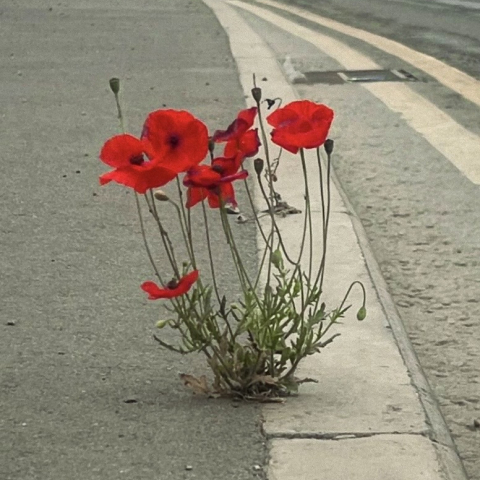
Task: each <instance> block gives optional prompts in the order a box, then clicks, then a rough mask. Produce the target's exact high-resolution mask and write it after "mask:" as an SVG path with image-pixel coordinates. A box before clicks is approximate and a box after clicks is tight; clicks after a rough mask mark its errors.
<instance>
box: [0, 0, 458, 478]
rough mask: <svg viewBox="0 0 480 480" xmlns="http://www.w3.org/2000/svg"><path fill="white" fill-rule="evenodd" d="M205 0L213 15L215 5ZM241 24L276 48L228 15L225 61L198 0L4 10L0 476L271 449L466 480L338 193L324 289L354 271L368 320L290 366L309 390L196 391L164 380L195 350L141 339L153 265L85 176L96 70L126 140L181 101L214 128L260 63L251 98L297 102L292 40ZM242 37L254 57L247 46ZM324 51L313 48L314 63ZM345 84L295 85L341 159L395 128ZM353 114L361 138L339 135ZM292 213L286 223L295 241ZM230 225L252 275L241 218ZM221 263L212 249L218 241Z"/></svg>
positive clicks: (333, 467) (249, 469)
mask: <svg viewBox="0 0 480 480" xmlns="http://www.w3.org/2000/svg"><path fill="white" fill-rule="evenodd" d="M206 3H208V4H211V5H214V6H215V8H216V7H218V8H219V11H220V10H222V8H223V7H222V4H223V3H224V2H223V1H220V0H206ZM229 12H230V10H229ZM217 13H218V12H217ZM229 15H231V13H227V17H228V16H229ZM242 15H243V18H244V19H246V20H248V22H249V24H250V25H251V26H253V28H254V29H256V31H257V32H259V33H261V34H262V35H263V36H266V38H268V40H269V41H270V46H271V48H272V50H271V51H269V52H267V53H265V50H262V49H263V48H264V45H260V44H257V45H256V44H255V40H253V36H254V35H253V34H252V35H249V36H246V35H245V31H246V30H242V29H243V28H244V27H243V26H242V25H243V24H242V23H241V22H240V20H237V21H235V20H233V22H234V23H233V24H231V25H230V28H229V34H230V35H233V34H234V33H236V35H237V37H236V41H237V43H238V42H240V44H242V48H243V53H244V55H243V56H242V57H241V58H240V57H238V60H239V62H238V68H239V70H237V66H236V65H235V63H234V61H233V58H232V56H231V52H230V50H229V48H228V42H227V38H226V36H225V33H224V31H223V29H222V28H221V27H220V25H219V23H218V22H217V20H216V19H215V17H214V15H213V13H212V11H210V10H209V9H208V8H206V7H205V5H204V4H203V3H202V2H199V1H191V0H190V1H187V0H176V1H175V2H171V1H168V0H160V1H159V0H156V1H154V0H143V1H138V2H136V5H135V6H132V2H127V1H125V0H117V1H114V0H110V1H108V2H103V3H102V4H101V6H100V5H98V2H95V1H94V0H81V1H79V2H75V3H74V4H73V2H72V4H71V5H67V4H66V3H62V4H56V5H52V4H49V3H48V2H44V1H43V0H42V1H40V2H36V4H35V7H32V6H31V2H28V1H27V0H18V1H16V2H15V3H14V4H12V5H9V6H8V7H3V6H2V9H1V18H0V19H1V21H2V29H1V30H0V40H1V44H2V47H3V50H4V51H5V52H6V55H7V59H6V65H7V68H5V69H4V70H3V71H2V73H1V74H0V75H1V77H0V78H1V80H2V86H3V88H2V91H1V92H0V95H1V97H0V100H1V101H0V104H1V105H2V112H1V114H2V116H1V118H0V120H1V122H2V131H3V132H4V133H5V136H6V139H8V140H7V141H6V142H4V148H3V150H2V152H1V153H0V155H1V156H2V160H3V164H4V170H3V172H4V176H3V178H4V181H5V180H6V182H5V187H4V188H3V189H2V192H1V195H2V200H3V202H2V204H1V206H0V220H1V221H0V225H1V226H0V229H1V239H0V241H1V243H2V247H3V248H2V250H3V251H4V252H5V254H4V255H3V256H2V260H1V262H2V263H1V265H0V266H1V268H2V271H3V278H2V282H1V285H2V296H1V298H2V300H1V302H2V303H1V307H0V308H1V313H2V319H1V320H2V322H1V324H0V328H1V333H0V365H1V370H0V389H1V390H0V412H1V415H0V452H1V454H0V478H1V479H2V480H3V478H5V480H30V479H42V480H43V479H46V480H50V479H51V480H57V479H60V480H63V479H70V478H74V479H76V478H81V479H86V480H89V479H100V478H101V479H118V478H135V479H137V478H138V479H155V480H157V479H173V480H177V479H190V478H197V479H202V480H203V479H205V480H207V479H208V480H210V479H213V480H215V479H254V478H266V476H267V473H266V469H265V467H266V463H267V459H269V470H268V478H270V479H271V480H274V479H275V480H293V479H295V480H297V479H301V480H314V479H318V478H328V479H329V480H332V479H336V478H339V479H340V478H342V479H343V478H349V479H351V480H353V479H363V478H369V479H370V480H371V479H377V478H378V480H383V479H384V478H387V477H388V476H390V475H391V476H392V478H396V479H399V480H400V479H401V480H403V479H405V480H406V479H410V478H428V479H432V480H438V479H440V478H449V479H462V478H463V472H462V471H461V467H459V465H458V463H457V460H456V457H455V451H454V448H453V446H452V445H451V444H450V439H449V437H448V432H447V431H446V430H442V428H443V427H442V428H439V423H440V421H439V420H435V421H434V422H433V423H436V424H434V425H432V418H433V417H432V416H430V415H429V413H428V412H426V410H428V408H426V407H425V402H427V403H428V402H430V401H431V402H432V403H431V406H432V408H433V409H435V408H436V406H435V402H434V400H433V399H432V398H431V397H430V396H429V392H428V387H424V386H422V385H420V384H419V382H418V377H419V373H418V372H419V371H420V376H421V370H419V369H418V365H415V359H413V361H412V360H411V359H409V358H408V356H409V355H413V352H412V350H411V348H410V346H409V345H408V342H406V343H405V344H404V345H403V346H402V345H400V351H401V353H402V356H403V361H404V362H405V364H406V365H407V366H408V368H409V369H410V371H407V368H406V367H405V365H404V363H403V362H402V358H401V356H400V352H399V351H398V349H397V346H396V344H395V341H394V336H393V335H392V332H391V330H393V332H394V335H395V336H396V339H397V342H400V343H401V342H402V340H399V338H400V337H401V336H402V333H401V332H400V334H398V330H399V328H400V327H399V324H397V326H395V322H397V321H398V318H396V314H395V312H394V311H393V312H392V311H391V310H389V309H388V308H387V307H386V303H385V301H384V297H383V296H384V295H386V296H387V297H388V292H386V290H385V288H384V286H383V284H381V282H380V279H379V278H378V277H375V274H374V273H372V268H373V267H372V265H373V263H372V264H370V263H369V264H368V268H369V269H370V273H368V272H367V269H366V265H365V261H364V259H367V262H368V261H369V258H370V257H369V255H370V254H369V250H368V245H367V244H366V239H365V238H363V239H362V238H360V245H361V246H362V248H363V249H364V250H363V251H364V253H363V254H362V253H361V251H360V247H359V245H358V244H357V239H356V236H355V234H354V229H353V227H352V224H351V222H350V217H352V218H355V215H354V212H353V211H351V207H350V205H348V203H345V200H343V201H342V198H341V196H340V195H339V194H338V193H337V192H336V190H335V196H334V197H335V198H334V210H333V212H334V213H333V214H332V219H333V225H332V237H331V242H332V244H333V245H337V248H336V249H333V252H332V256H331V257H330V258H331V262H332V263H331V266H330V269H331V270H330V273H329V275H330V277H329V278H330V280H329V282H328V285H329V286H328V287H327V291H326V294H327V297H328V298H337V296H338V295H339V294H340V290H342V288H343V285H344V283H345V282H350V281H351V280H354V279H356V278H362V279H363V280H364V281H365V282H366V283H367V288H368V289H369V302H370V303H369V314H370V315H369V319H368V320H367V321H366V322H363V323H354V324H352V322H355V321H354V319H353V318H352V319H350V320H349V322H347V324H346V325H344V326H342V337H340V339H338V345H337V342H336V344H335V345H334V346H333V347H332V348H331V350H330V349H329V350H328V351H327V352H326V354H322V355H321V356H315V357H312V359H311V360H312V361H310V362H306V364H305V367H304V369H303V371H304V372H308V373H306V374H308V376H314V377H316V378H318V377H319V376H320V380H321V382H320V384H319V385H318V386H311V387H310V386H308V387H307V386H305V388H304V389H302V391H303V395H301V396H300V397H299V398H298V399H291V400H289V402H288V403H287V405H285V406H272V407H269V408H266V409H263V410H262V411H260V409H259V407H258V406H256V405H251V404H244V403H233V402H230V401H223V400H220V401H218V400H216V401H213V400H206V399H202V398H198V397H194V396H192V394H191V392H189V391H187V390H186V389H184V388H183V387H182V385H181V384H180V381H179V379H178V373H180V372H187V373H193V374H198V373H203V372H204V371H205V370H206V365H205V363H204V360H203V358H201V357H191V356H190V357H179V356H176V355H174V354H171V353H169V352H165V351H163V350H162V349H160V348H159V347H158V346H157V345H156V344H155V342H154V341H153V339H152V336H151V334H152V332H153V330H154V325H155V323H156V321H157V320H158V319H159V318H162V316H163V315H164V314H165V312H162V311H161V310H160V306H159V305H158V303H155V304H154V303H149V302H147V301H146V300H145V297H144V295H143V293H142V292H141V291H140V290H139V285H140V283H141V282H142V281H144V280H146V279H151V278H152V272H151V271H150V268H149V265H148V262H147V258H146V255H145V253H144V251H143V244H142V241H141V237H140V229H139V225H138V220H137V217H136V211H135V205H134V201H133V196H132V194H131V193H126V191H125V190H124V189H122V188H119V187H116V186H113V185H110V186H108V187H103V188H100V187H98V183H97V182H98V179H97V177H98V175H99V174H100V173H102V172H103V171H105V169H104V168H103V166H102V165H101V164H100V162H99V161H98V159H97V155H98V151H99V148H100V146H101V145H102V143H103V142H104V140H105V139H106V138H108V137H109V136H111V135H113V134H115V133H117V131H118V126H117V125H116V119H115V107H114V102H113V99H112V95H111V93H110V92H109V89H108V78H110V77H112V76H119V77H120V78H122V79H123V83H122V85H123V88H122V99H123V102H124V110H125V115H126V117H127V120H128V122H127V124H128V126H129V128H127V129H128V130H129V131H130V132H131V133H134V134H138V133H139V130H140V128H141V124H142V121H143V119H144V118H145V116H146V114H147V113H148V112H149V111H150V110H153V109H156V108H159V107H161V106H168V107H172V108H185V109H188V110H190V111H192V112H193V113H194V114H195V115H197V116H198V117H200V118H202V119H203V120H204V121H205V122H206V123H207V125H208V126H209V127H210V128H211V129H214V128H218V127H219V126H226V125H227V124H228V123H229V122H230V121H231V119H232V116H233V115H234V114H235V112H236V111H238V110H239V109H240V108H243V106H244V98H243V97H244V91H248V88H246V85H247V83H249V82H250V78H251V72H250V71H249V68H253V69H254V71H257V72H258V71H259V70H262V71H263V70H265V71H266V72H267V71H268V75H265V77H264V78H265V79H266V80H265V82H267V83H265V84H264V85H262V86H265V88H266V89H268V88H272V90H275V91H276V92H278V93H279V94H280V95H282V96H283V97H284V98H290V96H292V95H295V93H294V92H293V91H292V89H291V87H290V86H289V85H288V84H286V82H285V79H284V78H283V76H282V74H281V72H280V74H278V72H277V70H278V64H277V63H276V58H275V55H276V56H277V59H280V60H282V59H283V55H284V54H285V50H284V49H285V48H286V47H287V46H289V45H290V46H291V45H292V38H289V37H288V35H285V34H284V33H282V34H280V33H279V32H278V31H277V30H276V29H275V28H274V27H272V26H271V25H270V26H268V25H267V24H266V23H263V22H261V21H258V20H257V19H255V18H252V17H251V16H249V15H247V14H242ZM230 21H232V18H230ZM232 38H233V37H231V38H230V41H232V48H233V45H234V41H233V39H232ZM242 42H243V43H242ZM252 42H253V43H252ZM293 44H294V45H295V48H296V49H297V51H296V54H297V56H298V58H294V61H295V62H296V63H298V59H305V56H304V55H305V52H307V54H306V55H307V58H308V55H309V53H311V51H308V49H307V50H304V49H305V48H307V47H306V46H305V45H303V44H302V43H301V42H299V41H298V39H297V40H295V41H294V42H293ZM257 47H258V52H260V51H262V52H264V54H263V56H258V57H256V55H255V54H254V52H255V51H256V50H255V49H256V48H257ZM289 48H290V47H289ZM240 51H241V49H240ZM272 52H273V53H272ZM237 53H238V52H237ZM315 55H318V52H316V53H315ZM308 60H309V61H312V58H308ZM314 61H319V59H318V58H317V60H314ZM329 62H332V59H329V58H327V57H326V56H323V57H321V59H320V63H321V65H322V66H323V67H325V65H328V63H329ZM269 68H270V70H268V69H269ZM275 72H277V73H275ZM239 77H240V80H241V82H242V86H241V84H240V82H239ZM247 77H248V79H247ZM262 77H263V75H260V76H259V78H262ZM267 77H268V78H267ZM246 79H247V81H246ZM268 82H270V83H268ZM242 87H243V88H242ZM343 88H344V89H343V90H342V89H341V88H339V87H331V88H328V89H327V90H323V89H322V90H318V89H315V88H309V87H307V88H305V89H299V90H298V92H300V94H301V95H303V96H305V97H308V98H311V99H313V100H317V101H323V102H325V103H328V104H330V105H332V106H333V107H334V108H335V110H336V111H337V112H338V113H337V120H336V126H335V128H334V130H333V134H334V137H335V138H336V139H337V140H338V142H337V145H338V146H340V147H341V148H339V149H338V153H339V154H340V155H339V156H338V161H339V162H340V163H341V164H345V163H344V162H345V158H347V157H348V156H352V158H355V159H358V155H359V150H358V144H356V143H355V142H354V143H351V139H353V138H356V139H358V140H359V141H361V140H362V139H364V138H368V139H369V140H371V143H370V144H368V145H366V146H367V147H369V148H370V149H374V148H379V144H378V143H375V139H377V140H378V137H379V134H378V132H379V131H380V129H381V128H383V126H384V125H385V124H390V123H391V124H392V127H391V130H392V132H391V133H392V135H394V138H395V139H396V138H397V137H395V135H398V136H399V137H401V138H410V137H409V135H410V134H411V132H407V130H406V127H405V125H402V126H400V125H399V124H398V123H395V121H394V120H395V119H394V118H393V117H392V115H393V114H392V113H391V112H388V111H387V110H386V109H383V110H382V109H380V110H379V109H378V102H377V101H376V100H373V99H372V98H371V97H370V96H369V95H368V94H366V92H363V94H361V95H359V94H358V91H357V90H355V88H353V87H351V88H350V87H349V88H348V89H345V88H346V87H343ZM292 92H293V93H292ZM370 109H372V110H370ZM371 111H375V117H371V116H369V112H371ZM379 111H380V112H381V113H380V114H379V116H376V115H377V114H378V112H379ZM359 112H360V113H359ZM361 112H363V113H361ZM352 118H354V120H355V122H354V124H353V122H352ZM397 120H398V119H397ZM370 122H373V123H374V124H371V123H370ZM375 122H377V123H375ZM355 125H356V126H357V128H358V125H361V131H357V132H355V131H352V130H351V129H355ZM394 127H395V128H397V129H398V131H399V130H401V129H403V134H402V132H400V133H398V131H395V128H394ZM375 132H377V134H378V135H377V136H376V135H375ZM389 132H390V130H389ZM372 135H373V136H372ZM382 135H383V133H382ZM402 135H403V136H402ZM405 135H406V137H405ZM372 142H373V143H372ZM418 145H419V148H422V149H423V150H422V151H427V150H428V148H427V147H425V146H424V145H422V144H421V142H420V141H419V142H418ZM382 158H383V157H382ZM362 161H363V160H362ZM364 161H366V160H364ZM285 166H288V163H287V164H285ZM443 168H445V169H448V168H453V167H451V166H449V165H448V164H446V165H444V167H443ZM283 173H284V174H283V175H282V176H281V179H280V182H285V183H282V186H283V188H284V190H285V191H289V193H290V194H291V195H292V196H293V199H294V201H295V202H297V203H300V202H301V201H302V195H301V192H299V191H298V188H296V187H298V185H297V184H296V183H298V182H297V181H296V180H295V175H293V174H292V175H289V174H288V170H287V171H284V172H283ZM362 178H363V177H362ZM243 200H244V199H243V197H242V194H241V193H240V203H241V204H242V202H243ZM384 200H385V199H384ZM317 214H318V211H317ZM295 222H296V219H295V218H292V219H287V220H286V221H285V225H286V228H287V231H288V232H289V233H290V235H289V241H290V242H293V244H295V241H296V239H295V231H296V228H298V227H297V226H296V224H295ZM354 223H355V222H354ZM173 224H174V222H173V221H172V225H173ZM358 232H359V230H358V229H357V234H359V233H358ZM237 235H238V236H239V238H240V241H241V243H242V245H243V248H244V249H245V253H246V254H247V255H248V256H249V258H250V263H249V265H248V267H249V268H250V269H254V268H255V267H256V260H255V258H256V245H255V238H256V233H255V231H254V229H253V226H252V224H244V225H242V228H239V229H238V230H237ZM359 235H360V237H361V232H360V234H359ZM214 236H215V237H216V238H220V237H218V234H217V233H216V232H215V233H214ZM201 240H202V239H201V238H198V241H201ZM174 241H175V239H174ZM156 254H157V255H158V258H161V256H160V255H161V254H160V253H159V252H156ZM218 256H219V258H225V259H226V258H227V252H226V250H225V249H224V246H223V245H222V244H221V243H219V245H218ZM200 262H201V264H202V263H203V264H204V263H205V258H203V259H201V261H200ZM232 278H234V275H232V267H231V266H230V265H229V263H228V261H227V260H225V268H224V269H223V270H222V278H221V281H220V283H221V284H222V286H223V288H225V290H228V291H235V290H236V289H238V285H236V284H235V282H234V281H233V280H232ZM375 290H376V291H377V292H379V297H377V296H376V294H375ZM387 316H388V318H386V317H387ZM352 317H353V316H352ZM397 334H398V335H399V336H397ZM359 339H360V340H361V341H360V342H359V341H358V340H359ZM404 339H406V337H404ZM342 342H343V343H342ZM413 357H414V355H413ZM413 357H412V358H413ZM410 379H411V380H410ZM262 424H263V425H262ZM439 432H441V434H442V435H443V436H442V435H439V434H438V433H439ZM267 448H268V450H267ZM346 458H348V461H345V459H346ZM319 459H320V462H319ZM449 462H450V463H449ZM406 465H408V468H405V466H406ZM187 466H188V468H187ZM190 467H191V468H190Z"/></svg>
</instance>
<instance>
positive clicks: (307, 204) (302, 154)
mask: <svg viewBox="0 0 480 480" xmlns="http://www.w3.org/2000/svg"><path fill="white" fill-rule="evenodd" d="M300 158H301V159H302V170H303V180H304V183H305V210H306V212H305V218H307V217H308V232H309V243H310V248H309V255H310V256H309V260H308V280H309V281H311V278H312V262H313V229H312V208H311V205H310V191H309V188H308V176H307V164H306V162H305V152H304V150H303V148H301V149H300ZM304 235H305V227H304ZM298 261H299V262H300V258H299V259H298ZM308 288H309V289H310V285H308Z"/></svg>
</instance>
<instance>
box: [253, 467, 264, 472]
mask: <svg viewBox="0 0 480 480" xmlns="http://www.w3.org/2000/svg"><path fill="white" fill-rule="evenodd" d="M253 469H254V470H255V471H256V472H259V471H260V470H261V469H262V467H261V466H260V465H254V466H253Z"/></svg>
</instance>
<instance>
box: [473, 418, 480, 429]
mask: <svg viewBox="0 0 480 480" xmlns="http://www.w3.org/2000/svg"><path fill="white" fill-rule="evenodd" d="M473 426H474V427H475V428H480V420H477V419H475V420H474V421H473Z"/></svg>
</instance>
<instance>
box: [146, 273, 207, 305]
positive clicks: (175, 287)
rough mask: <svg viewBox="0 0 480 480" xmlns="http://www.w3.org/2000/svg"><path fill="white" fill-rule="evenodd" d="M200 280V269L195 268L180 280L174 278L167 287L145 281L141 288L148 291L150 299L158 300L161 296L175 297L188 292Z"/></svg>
mask: <svg viewBox="0 0 480 480" xmlns="http://www.w3.org/2000/svg"><path fill="white" fill-rule="evenodd" d="M197 280H198V270H193V272H190V273H189V274H188V275H185V276H184V277H182V278H181V279H180V280H178V281H177V280H172V281H171V282H169V283H168V284H167V285H166V287H165V288H160V287H159V286H158V285H157V284H156V283H154V282H144V283H142V285H141V289H142V290H143V291H145V292H147V293H148V299H149V300H158V299H159V298H175V297H179V296H180V295H184V294H185V293H187V292H188V291H189V290H190V288H192V285H193V284H194V283H195V282H196V281H197Z"/></svg>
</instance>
